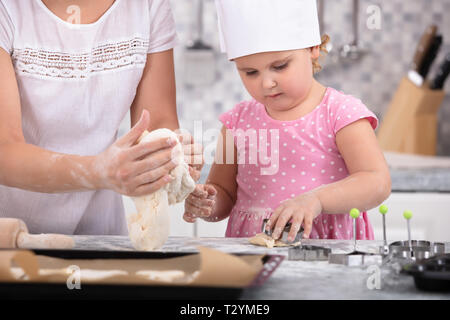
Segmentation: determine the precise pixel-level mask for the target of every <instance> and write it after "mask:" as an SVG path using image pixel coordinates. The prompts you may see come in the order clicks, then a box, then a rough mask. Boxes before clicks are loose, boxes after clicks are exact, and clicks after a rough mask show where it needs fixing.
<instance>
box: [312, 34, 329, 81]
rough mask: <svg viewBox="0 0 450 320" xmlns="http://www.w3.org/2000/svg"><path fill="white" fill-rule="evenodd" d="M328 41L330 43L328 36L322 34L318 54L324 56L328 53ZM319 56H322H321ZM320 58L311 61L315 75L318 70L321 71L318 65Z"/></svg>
mask: <svg viewBox="0 0 450 320" xmlns="http://www.w3.org/2000/svg"><path fill="white" fill-rule="evenodd" d="M329 41H330V36H329V35H327V34H324V35H323V36H322V43H321V44H320V45H319V50H320V52H323V53H324V55H326V54H327V53H328V51H327V44H328V42H329ZM320 56H322V54H321V55H320ZM320 56H319V58H317V59H315V60H313V62H312V63H313V71H314V73H317V72H319V71H320V70H322V66H321V65H320V64H319V61H318V60H319V59H320Z"/></svg>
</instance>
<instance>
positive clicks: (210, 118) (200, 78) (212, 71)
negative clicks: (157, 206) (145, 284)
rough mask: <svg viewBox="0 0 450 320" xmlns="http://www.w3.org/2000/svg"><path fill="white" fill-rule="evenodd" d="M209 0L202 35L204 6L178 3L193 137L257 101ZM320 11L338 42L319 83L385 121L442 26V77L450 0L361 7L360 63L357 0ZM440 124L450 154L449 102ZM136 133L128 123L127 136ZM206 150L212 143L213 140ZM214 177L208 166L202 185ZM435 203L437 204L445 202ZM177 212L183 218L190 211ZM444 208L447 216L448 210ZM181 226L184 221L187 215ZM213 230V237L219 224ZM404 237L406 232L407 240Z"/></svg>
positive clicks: (182, 79) (183, 109) (181, 75)
mask: <svg viewBox="0 0 450 320" xmlns="http://www.w3.org/2000/svg"><path fill="white" fill-rule="evenodd" d="M202 1H203V2H202V3H203V19H202V22H203V32H199V27H201V23H199V19H198V16H199V15H198V11H199V10H198V0H171V3H172V8H173V13H174V17H175V21H176V26H177V32H178V36H179V45H178V46H177V47H176V49H175V65H176V79H177V104H178V115H179V119H180V124H181V127H183V128H186V129H188V130H190V131H191V133H192V134H194V132H193V128H194V122H195V121H199V120H201V126H202V130H203V132H205V131H206V130H208V129H211V128H215V129H219V128H220V127H221V124H220V122H219V121H218V120H217V119H218V116H219V115H220V114H221V113H222V112H225V111H226V110H229V109H231V108H232V107H233V106H234V105H235V104H236V103H237V102H239V101H241V100H243V99H248V98H250V97H249V95H248V94H247V93H246V92H245V89H244V87H243V85H242V84H241V82H240V79H239V76H238V74H237V72H236V71H235V68H234V63H232V62H229V61H227V59H226V56H225V55H224V54H222V53H220V50H219V41H218V32H217V18H216V13H215V6H214V1H213V0H202ZM320 4H322V5H323V7H322V9H323V11H321V12H323V21H322V23H323V26H322V33H326V34H328V35H329V36H330V37H331V44H332V50H331V52H330V54H329V56H327V57H326V58H325V59H324V60H322V63H321V64H322V66H323V70H322V71H321V72H320V73H318V74H317V79H318V81H320V82H321V83H323V84H324V85H327V86H331V87H334V88H336V89H338V90H341V91H344V92H345V93H347V94H352V95H354V96H356V97H358V98H360V99H361V100H362V101H363V102H364V103H365V104H366V105H367V106H368V107H369V109H371V110H372V111H373V112H374V113H375V114H376V115H377V116H378V117H379V119H380V120H381V119H382V116H383V114H384V112H385V111H386V109H387V107H388V105H389V103H390V101H391V99H392V97H393V95H394V93H395V91H396V89H397V87H398V85H399V83H400V80H401V78H402V77H403V76H405V75H406V74H407V72H408V70H409V68H410V66H411V61H412V59H413V56H414V52H415V50H416V47H417V44H418V42H419V39H420V37H421V35H422V33H423V32H424V31H425V29H426V27H427V26H428V25H430V24H432V23H434V24H436V25H437V26H438V27H439V32H440V33H442V34H443V38H444V41H443V45H442V47H441V50H440V53H439V55H438V56H437V58H436V60H435V63H434V65H433V67H432V69H431V71H430V73H429V74H430V76H433V75H434V74H435V72H436V68H437V66H438V65H439V64H440V62H441V61H442V60H443V58H444V54H445V53H447V52H450V19H449V18H448V17H447V15H446V13H450V0H408V1H404V0H378V1H374V0H360V2H359V6H360V7H359V10H358V17H359V19H358V23H357V26H358V32H359V46H360V47H361V51H362V52H363V53H362V54H361V56H360V57H359V58H358V59H355V60H353V59H351V58H339V57H338V56H339V52H340V51H341V49H342V47H343V46H344V45H345V44H348V43H351V42H352V40H354V37H355V35H354V31H353V27H352V26H353V0H322V1H320V0H319V7H320ZM378 13H379V16H378V15H377V14H378ZM200 29H201V28H200ZM199 35H201V38H202V40H203V42H204V43H205V44H207V45H209V46H211V50H195V49H192V48H189V46H190V43H191V41H192V40H194V39H198V38H199ZM445 91H446V92H447V93H448V92H449V91H450V81H447V84H446V86H445ZM439 120H440V122H439V129H438V131H439V132H438V148H437V153H438V155H450V96H448V95H447V97H446V98H445V100H444V102H443V104H442V106H441V108H440V111H439ZM128 129H129V119H128V118H127V119H125V121H124V122H123V126H122V127H121V132H120V135H122V134H124V133H125V132H126V131H127V130H128ZM203 143H204V144H205V143H208V140H207V138H206V137H204V141H203ZM214 145H215V144H214ZM209 151H211V150H209ZM207 170H208V167H207V166H205V168H204V171H203V174H204V175H203V178H202V179H204V178H205V175H206V174H207ZM401 197H405V195H401ZM402 201H403V202H400V203H402V204H403V205H404V203H405V202H406V203H411V199H410V198H408V197H406V198H405V199H403V200H402ZM430 201H431V202H433V203H437V202H439V201H440V200H439V199H432V200H430ZM445 201H447V200H445ZM445 201H444V202H445ZM445 203H447V202H445ZM125 204H126V207H127V208H128V210H133V209H130V208H129V206H130V205H132V203H131V202H130V201H129V199H125ZM177 208H178V209H177V212H180V214H181V213H182V206H178V207H177ZM399 208H400V207H399ZM443 208H444V209H443V210H446V208H447V204H445V205H443ZM402 209H405V208H402ZM377 218H378V217H377ZM174 219H175V220H180V219H179V216H178V217H177V218H174ZM174 219H173V220H174ZM224 223H225V222H223V223H220V225H221V226H220V227H218V228H219V229H221V230H222V232H214V233H208V232H206V233H203V234H202V235H205V234H206V235H215V236H222V235H223V233H224V230H225V229H224V228H225V227H224ZM192 228H193V229H194V231H193V232H194V234H198V232H199V231H198V230H197V229H198V228H201V226H200V225H198V224H196V225H190V224H186V223H184V224H182V225H181V227H179V228H178V231H176V232H175V233H174V234H176V235H185V234H190V233H191V232H192ZM205 228H207V229H208V230H211V228H212V227H211V224H209V225H208V227H205ZM399 232H400V231H399ZM428 233H429V232H428ZM428 233H427V234H428ZM423 235H424V236H426V234H423ZM404 236H405V235H404V234H403V233H402V234H401V236H400V237H401V238H404ZM417 236H419V235H417ZM377 238H378V239H380V238H379V237H377Z"/></svg>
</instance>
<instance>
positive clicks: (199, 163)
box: [178, 132, 204, 182]
mask: <svg viewBox="0 0 450 320" xmlns="http://www.w3.org/2000/svg"><path fill="white" fill-rule="evenodd" d="M178 140H180V142H181V144H182V145H183V151H184V160H185V161H186V163H187V164H188V165H189V173H190V175H191V177H192V179H194V181H195V182H197V181H198V180H199V179H200V173H201V171H202V168H203V164H204V159H203V146H202V145H201V144H198V143H194V139H193V138H192V136H191V135H190V134H189V133H186V132H182V133H180V134H179V135H178Z"/></svg>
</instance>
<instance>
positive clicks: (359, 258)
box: [328, 251, 383, 267]
mask: <svg viewBox="0 0 450 320" xmlns="http://www.w3.org/2000/svg"><path fill="white" fill-rule="evenodd" d="M328 262H329V263H331V264H342V265H345V266H349V267H362V266H370V265H382V263H383V256H382V255H381V254H376V253H369V252H361V251H353V252H350V253H332V254H330V255H329V259H328Z"/></svg>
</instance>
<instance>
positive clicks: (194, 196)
mask: <svg viewBox="0 0 450 320" xmlns="http://www.w3.org/2000/svg"><path fill="white" fill-rule="evenodd" d="M216 194H217V190H216V189H215V188H214V187H213V186H212V185H210V184H198V185H196V186H195V189H194V191H193V192H192V193H191V194H190V195H189V196H188V197H187V198H186V201H185V202H184V215H183V219H184V220H185V221H186V222H190V223H192V222H195V220H197V218H208V217H209V216H211V213H212V211H213V208H214V204H215V198H216Z"/></svg>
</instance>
